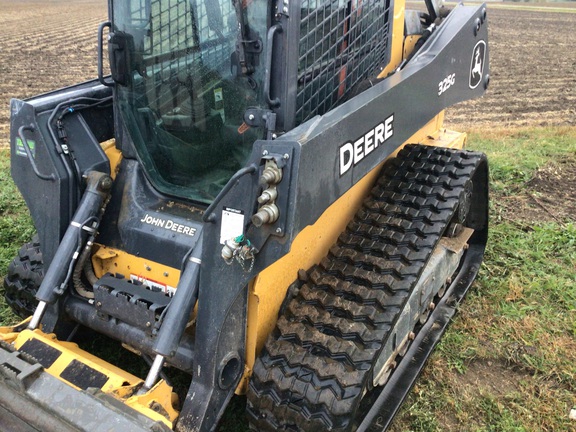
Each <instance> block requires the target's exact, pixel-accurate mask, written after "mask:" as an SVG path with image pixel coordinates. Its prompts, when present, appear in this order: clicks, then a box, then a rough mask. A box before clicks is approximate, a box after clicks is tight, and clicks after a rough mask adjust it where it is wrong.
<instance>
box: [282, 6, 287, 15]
mask: <svg viewBox="0 0 576 432" xmlns="http://www.w3.org/2000/svg"><path fill="white" fill-rule="evenodd" d="M282 12H284V13H285V14H287V13H288V8H287V7H286V6H284V7H283V8H282Z"/></svg>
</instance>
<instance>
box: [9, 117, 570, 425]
mask: <svg viewBox="0 0 576 432" xmlns="http://www.w3.org/2000/svg"><path fill="white" fill-rule="evenodd" d="M469 147H470V148H472V149H475V150H481V151H484V152H486V153H487V154H488V157H489V160H490V169H491V173H490V182H491V189H492V203H491V227H490V236H489V243H488V248H487V252H486V258H485V261H484V264H483V266H482V269H481V272H480V276H479V278H478V280H477V282H476V283H475V284H474V286H473V287H472V289H471V291H470V293H469V295H468V297H467V298H466V300H465V302H464V304H463V305H462V307H461V310H460V312H459V314H458V315H457V316H456V318H455V321H454V323H453V324H452V326H451V328H450V329H449V331H448V332H447V334H446V335H445V337H444V339H443V340H442V342H441V343H440V345H439V347H438V349H437V351H436V352H435V354H434V355H433V356H432V358H431V360H430V363H429V365H428V367H427V368H426V370H425V371H424V374H423V376H422V378H421V379H420V380H419V381H418V383H417V385H416V386H415V388H414V390H413V392H412V393H411V395H410V396H409V398H408V400H407V402H406V403H405V404H404V407H403V409H402V411H401V413H400V415H399V417H398V418H397V419H396V420H395V423H394V425H393V428H392V429H393V430H394V431H485V432H489V431H490V432H496V431H503V432H512V431H537V430H538V431H570V430H575V429H576V423H575V422H574V421H570V420H569V419H568V412H569V410H570V408H572V407H573V406H574V405H576V399H575V398H576V396H575V395H576V223H575V221H576V215H572V217H567V218H564V219H562V220H559V221H558V220H554V219H550V220H541V219H540V218H537V217H536V218H535V219H534V220H530V219H527V218H526V215H530V211H529V209H528V211H525V212H524V213H522V212H521V210H522V209H521V208H518V209H512V210H514V211H515V210H517V211H518V214H520V213H522V218H516V216H515V214H516V213H515V212H514V211H512V212H510V209H509V206H508V207H506V206H505V205H504V204H503V201H504V200H505V199H506V198H508V197H510V196H514V195H515V194H522V193H524V191H525V189H526V188H527V183H528V182H529V180H530V179H532V178H533V176H534V173H535V172H536V170H538V169H539V168H542V167H544V166H546V165H547V164H550V163H554V162H560V161H565V160H573V161H574V160H576V128H544V129H521V130H515V131H512V132H507V131H490V132H489V133H487V134H486V133H479V132H473V133H471V134H470V137H469ZM8 172H9V169H8V153H7V151H0V176H2V177H1V183H0V215H1V218H0V269H1V270H0V273H1V274H2V276H4V274H5V269H6V267H7V265H8V263H9V261H10V260H11V259H12V257H13V256H14V255H15V254H16V253H17V250H18V248H19V246H20V245H21V244H22V243H24V242H25V241H28V240H29V239H30V238H31V236H32V233H33V227H32V225H31V223H30V219H29V217H28V215H27V211H26V207H25V205H24V204H23V202H22V200H21V198H20V197H19V194H18V192H17V191H16V189H15V187H14V185H13V184H12V182H11V181H10V179H9V174H8ZM557 205H558V206H561V205H562V203H561V202H559V203H557ZM505 208H506V209H507V211H508V212H507V213H506V217H502V215H503V214H504V213H503V212H504V209H505ZM2 301H3V300H0V321H2V322H3V323H8V322H14V319H15V318H14V316H13V315H12V314H11V313H10V312H9V311H8V310H7V308H6V306H5V304H4V303H2ZM243 401H244V399H242V398H237V399H236V400H235V402H234V403H233V405H232V407H231V411H232V414H230V415H228V416H227V419H226V421H225V424H224V425H223V426H222V428H221V430H223V431H236V432H239V431H245V430H247V428H246V423H245V422H244V421H243V420H240V417H241V415H242V411H243Z"/></svg>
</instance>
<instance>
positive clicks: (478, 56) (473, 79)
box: [469, 40, 486, 89]
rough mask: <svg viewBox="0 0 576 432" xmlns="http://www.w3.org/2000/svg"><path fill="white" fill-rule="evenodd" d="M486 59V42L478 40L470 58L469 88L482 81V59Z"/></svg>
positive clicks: (473, 87)
mask: <svg viewBox="0 0 576 432" xmlns="http://www.w3.org/2000/svg"><path fill="white" fill-rule="evenodd" d="M485 60H486V42H484V41H483V40H480V41H478V43H477V44H476V46H475V47H474V49H473V50H472V58H471V59H470V82H469V85H470V88H471V89H475V88H476V87H478V84H480V82H481V81H482V77H483V75H484V61H485Z"/></svg>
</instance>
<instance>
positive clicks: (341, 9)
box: [295, 0, 392, 124]
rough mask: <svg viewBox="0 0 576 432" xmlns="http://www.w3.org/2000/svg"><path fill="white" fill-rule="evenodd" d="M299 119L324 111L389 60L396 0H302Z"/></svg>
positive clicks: (297, 95) (341, 99) (343, 98)
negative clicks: (392, 18)
mask: <svg viewBox="0 0 576 432" xmlns="http://www.w3.org/2000/svg"><path fill="white" fill-rule="evenodd" d="M301 10H302V20H301V25H300V46H299V57H298V89H297V94H296V115H295V117H296V124H300V123H303V122H304V121H306V120H308V119H309V118H311V117H313V116H315V115H317V114H324V113H326V112H327V111H329V110H330V109H331V108H333V107H335V106H336V105H337V104H338V103H339V102H341V101H343V100H345V98H346V96H347V95H348V94H349V93H350V91H351V90H352V89H353V88H354V86H355V85H356V84H358V83H359V82H361V81H363V80H365V79H366V78H368V77H372V76H375V75H377V74H378V72H379V71H380V70H381V69H382V68H383V67H384V66H386V64H387V62H388V60H389V34H390V32H391V19H390V18H391V17H390V14H391V12H392V11H391V0H350V1H348V0H302V8H301Z"/></svg>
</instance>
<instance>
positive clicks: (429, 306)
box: [428, 302, 436, 311]
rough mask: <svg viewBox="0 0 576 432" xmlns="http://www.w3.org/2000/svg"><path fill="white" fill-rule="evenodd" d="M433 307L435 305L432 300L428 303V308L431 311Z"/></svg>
mask: <svg viewBox="0 0 576 432" xmlns="http://www.w3.org/2000/svg"><path fill="white" fill-rule="evenodd" d="M435 307H436V305H435V304H434V302H430V304H429V305H428V309H430V310H431V311H433V310H434V308H435Z"/></svg>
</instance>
